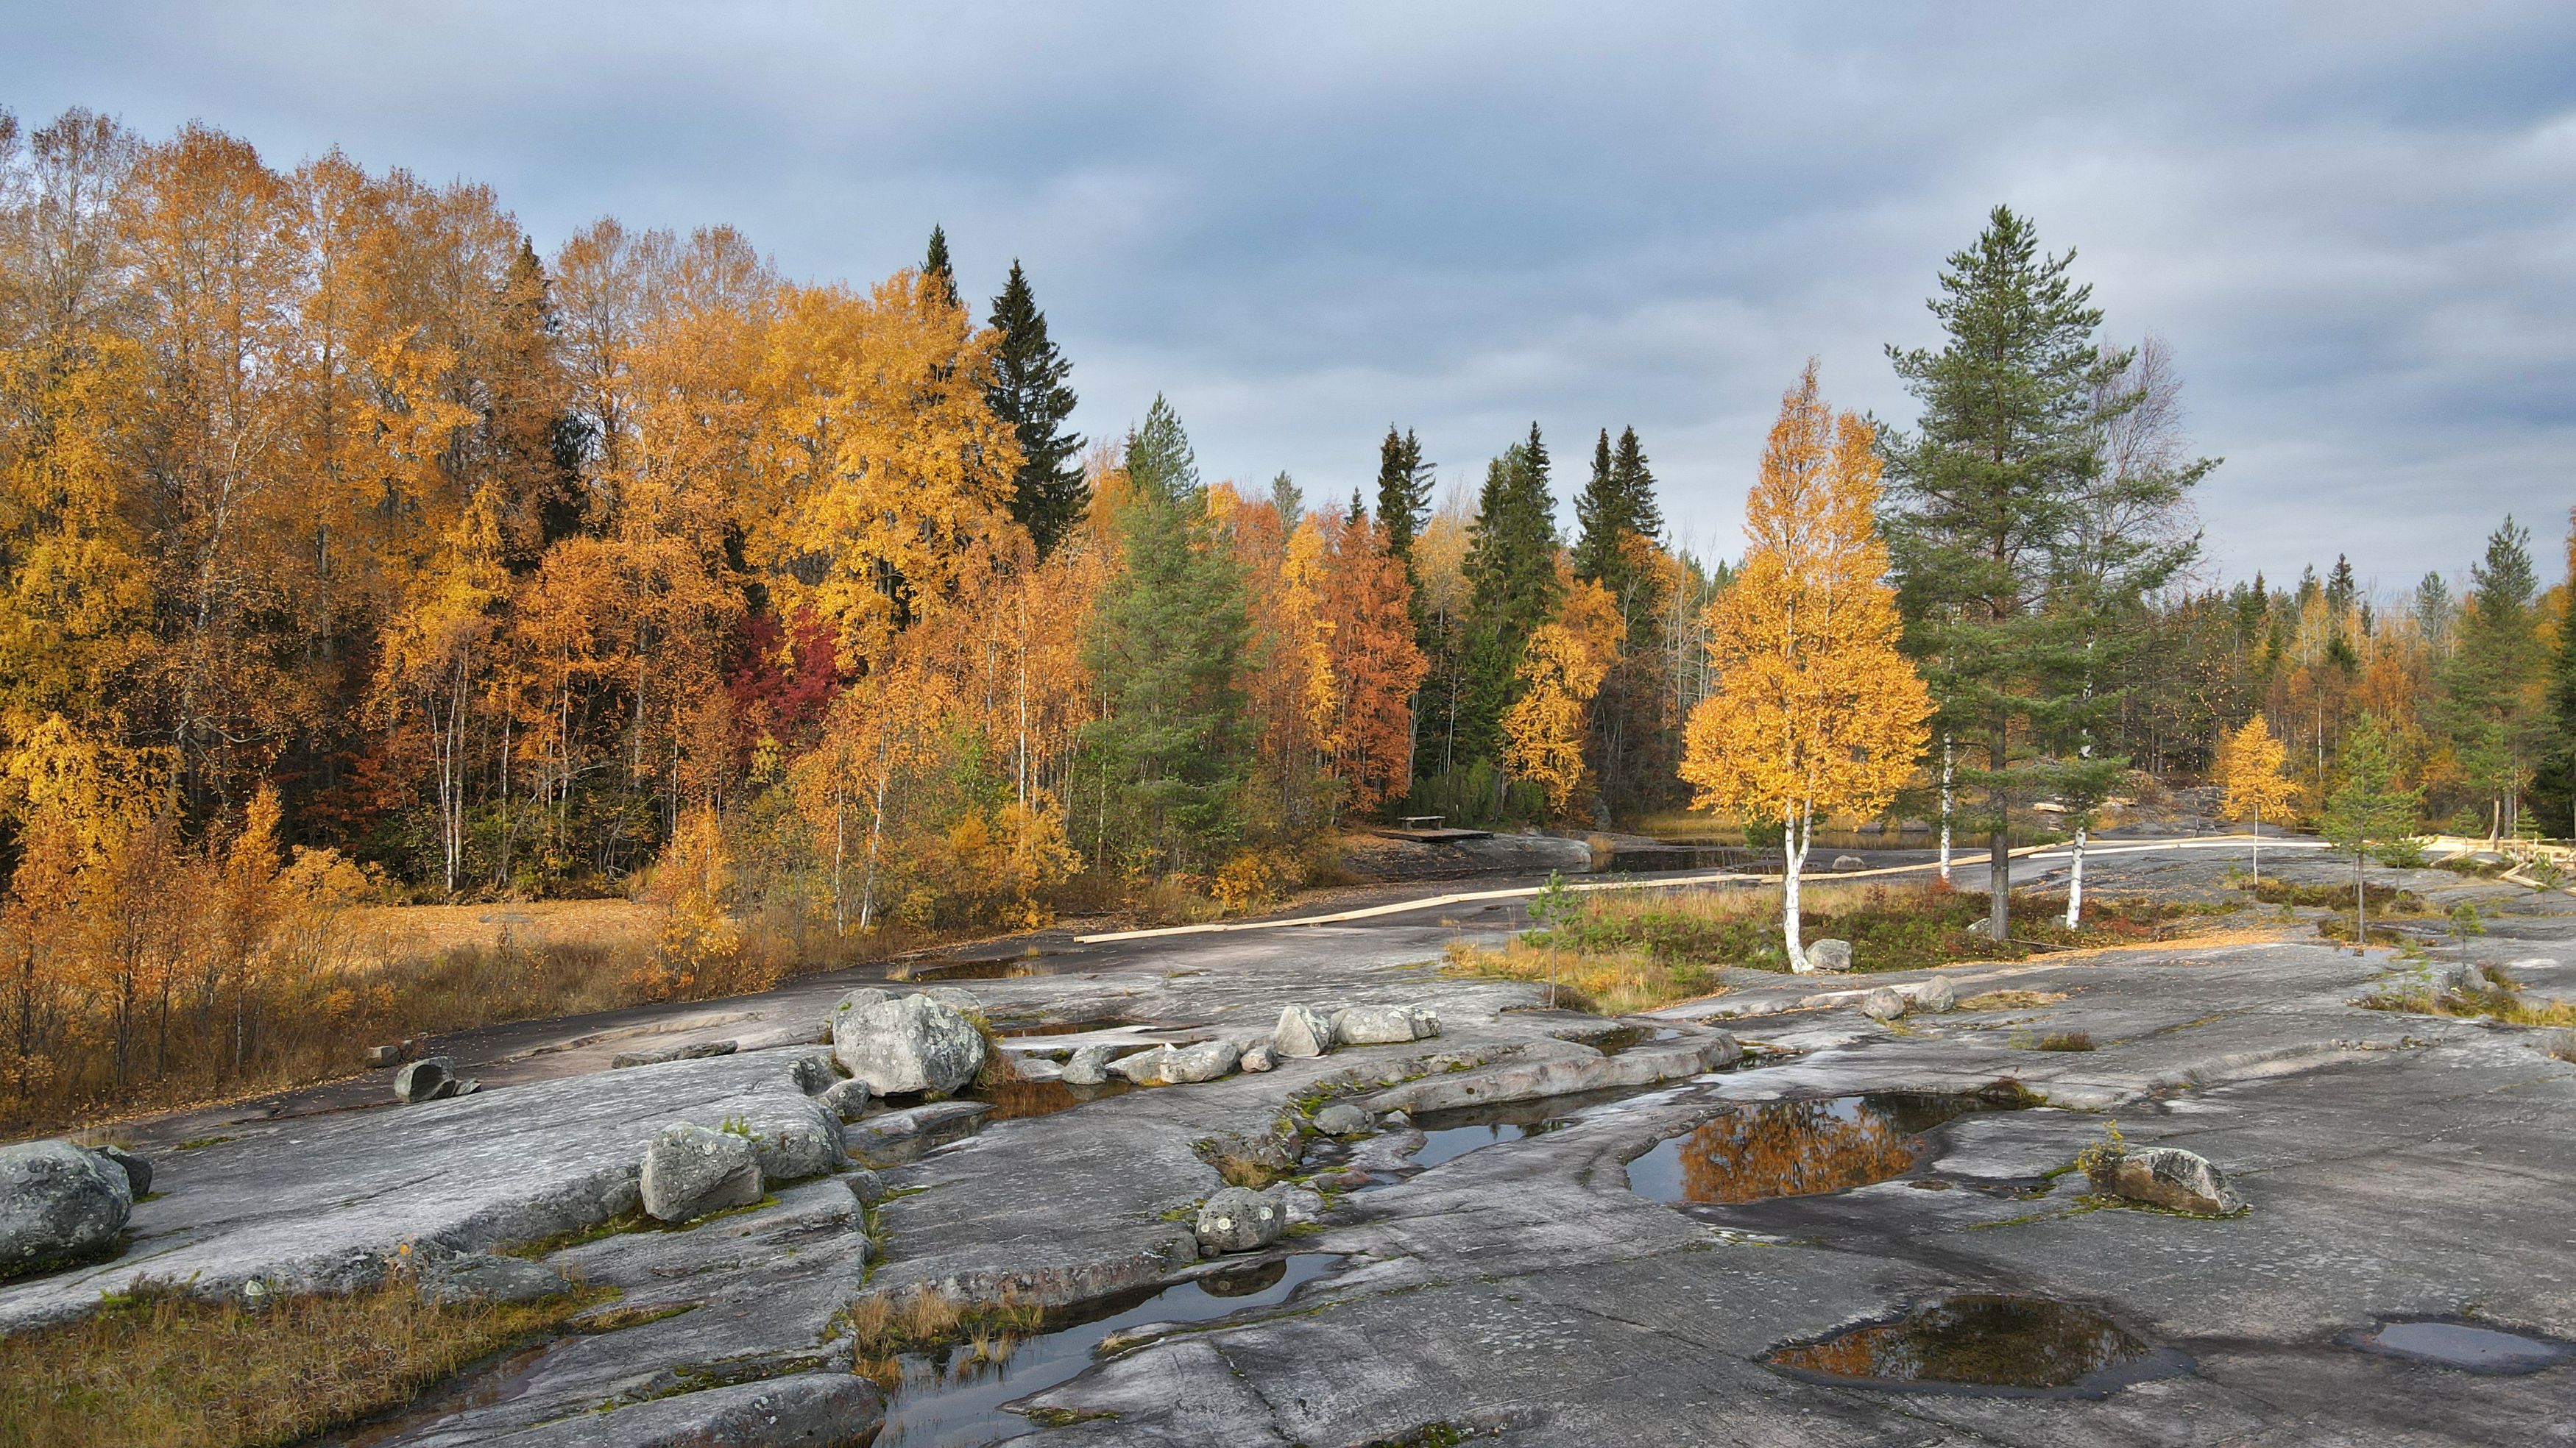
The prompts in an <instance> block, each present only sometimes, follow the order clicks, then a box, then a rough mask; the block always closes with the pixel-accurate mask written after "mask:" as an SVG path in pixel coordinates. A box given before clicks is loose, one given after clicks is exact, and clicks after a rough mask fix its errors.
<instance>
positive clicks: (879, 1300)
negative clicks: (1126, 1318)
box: [841, 1286, 1046, 1393]
mask: <svg viewBox="0 0 2576 1448" xmlns="http://www.w3.org/2000/svg"><path fill="white" fill-rule="evenodd" d="M1045 1316H1046V1313H1045V1310H1044V1309H1042V1308H1040V1307H1039V1306H1038V1305H1037V1304H1036V1303H1034V1302H1031V1301H1028V1300H1027V1299H1025V1298H1023V1297H1021V1296H1020V1295H1019V1294H1018V1293H1016V1292H1013V1291H1011V1290H1010V1289H1008V1288H1004V1289H1003V1290H1002V1292H1001V1294H1000V1295H999V1296H996V1297H991V1298H987V1299H984V1300H982V1301H968V1300H966V1299H963V1298H960V1297H956V1296H954V1295H952V1294H950V1293H947V1292H942V1291H938V1290H936V1289H934V1288H931V1287H928V1286H916V1287H914V1288H913V1289H912V1290H911V1291H910V1292H902V1293H893V1292H888V1293H879V1294H877V1295H876V1296H873V1297H863V1298H861V1299H859V1300H858V1301H857V1302H854V1303H852V1304H850V1307H849V1309H848V1310H847V1311H846V1312H844V1313H843V1314H842V1318H841V1321H842V1323H843V1325H844V1326H846V1327H847V1328H848V1330H849V1335H850V1349H851V1351H852V1352H853V1353H854V1354H855V1360H854V1361H853V1362H852V1364H851V1367H850V1371H852V1372H854V1373H857V1374H858V1375H859V1376H861V1377H863V1378H868V1379H871V1380H872V1381H874V1382H875V1383H876V1385H877V1386H878V1387H880V1388H883V1389H885V1390H886V1391H887V1392H888V1393H892V1392H893V1391H894V1390H895V1389H896V1388H898V1387H901V1386H902V1385H903V1364H902V1361H901V1358H902V1356H903V1354H906V1353H926V1352H931V1351H933V1350H936V1349H939V1348H943V1347H949V1346H952V1345H955V1344H960V1343H962V1344H965V1345H966V1347H967V1350H968V1354H969V1357H970V1359H971V1361H973V1362H976V1363H986V1362H999V1361H1001V1360H1002V1359H1004V1358H1007V1357H1009V1356H1010V1355H1011V1349H1012V1348H1013V1347H1014V1346H1015V1345H1016V1344H1017V1343H1018V1341H1019V1339H1020V1338H1022V1337H1024V1336H1026V1335H1028V1334H1029V1333H1032V1332H1035V1331H1037V1329H1038V1324H1039V1323H1040V1322H1042V1321H1043V1320H1044V1319H1045Z"/></svg>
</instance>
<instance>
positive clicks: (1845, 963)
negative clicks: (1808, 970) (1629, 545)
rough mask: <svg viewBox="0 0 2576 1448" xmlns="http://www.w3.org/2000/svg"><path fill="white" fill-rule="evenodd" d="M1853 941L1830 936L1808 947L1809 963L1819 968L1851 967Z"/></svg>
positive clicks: (1843, 968)
mask: <svg viewBox="0 0 2576 1448" xmlns="http://www.w3.org/2000/svg"><path fill="white" fill-rule="evenodd" d="M1851 962H1852V954H1851V942H1850V941H1848V940H1835V939H1832V938H1830V937H1828V938H1826V939H1823V940H1819V941H1816V942H1815V943H1814V944H1812V945H1809V946H1808V947H1807V964H1808V965H1810V966H1813V967H1814V968H1815V969H1817V970H1837V971H1839V970H1849V969H1851Z"/></svg>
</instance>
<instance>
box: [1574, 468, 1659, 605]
mask: <svg viewBox="0 0 2576 1448" xmlns="http://www.w3.org/2000/svg"><path fill="white" fill-rule="evenodd" d="M1574 518H1575V523H1576V525H1577V528H1578V532H1577V534H1576V539H1575V544H1574V576H1575V577H1577V578H1582V579H1588V580H1590V581H1592V582H1595V583H1598V584H1600V585H1601V586H1602V587H1604V588H1607V589H1609V590H1610V594H1611V596H1612V597H1614V598H1616V597H1618V596H1620V595H1621V594H1623V593H1625V592H1627V591H1628V589H1629V587H1630V586H1631V585H1632V584H1633V582H1634V580H1633V578H1632V576H1631V575H1633V574H1634V573H1635V572H1636V571H1637V570H1636V567H1635V564H1634V561H1633V554H1632V552H1631V550H1630V548H1629V546H1628V544H1627V541H1626V540H1627V539H1628V537H1629V536H1630V535H1631V534H1633V535H1635V536H1637V537H1640V538H1645V539H1647V540H1649V541H1652V540H1654V539H1656V538H1658V537H1660V536H1661V535H1662V533H1663V531H1664V515H1663V510H1662V509H1661V508H1660V507H1658V506H1657V505H1656V503H1655V475H1654V473H1653V471H1652V470H1651V469H1649V468H1648V467H1647V466H1646V454H1645V451H1644V450H1643V449H1642V448H1640V447H1639V446H1638V444H1637V430H1636V429H1635V428H1633V427H1631V428H1625V429H1622V430H1621V431H1620V433H1619V445H1618V448H1617V450H1616V451H1615V452H1614V451H1613V450H1612V449H1611V445H1610V430H1609V429H1608V428H1603V429H1602V430H1601V436H1600V439H1599V440H1598V441H1597V442H1595V443H1594V444H1593V447H1592V476H1591V478H1590V480H1588V481H1587V482H1586V483H1585V484H1584V488H1583V494H1582V496H1581V497H1578V498H1576V499H1575V500H1574Z"/></svg>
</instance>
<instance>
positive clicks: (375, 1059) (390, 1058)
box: [367, 1046, 403, 1070]
mask: <svg viewBox="0 0 2576 1448" xmlns="http://www.w3.org/2000/svg"><path fill="white" fill-rule="evenodd" d="M402 1058H403V1048H402V1047H400V1046H369V1047H368V1048H367V1068H368V1069H369V1070H374V1069H376V1068H378V1067H381V1066H390V1065H392V1064H394V1063H395V1062H396V1061H399V1060H401V1059H402Z"/></svg>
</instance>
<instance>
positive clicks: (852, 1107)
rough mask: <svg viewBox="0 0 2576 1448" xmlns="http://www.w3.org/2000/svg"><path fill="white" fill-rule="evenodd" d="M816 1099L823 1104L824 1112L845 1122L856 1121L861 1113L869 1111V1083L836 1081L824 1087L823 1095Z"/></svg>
mask: <svg viewBox="0 0 2576 1448" xmlns="http://www.w3.org/2000/svg"><path fill="white" fill-rule="evenodd" d="M815 1099H816V1100H818V1101H820V1102H822V1103H823V1109H824V1110H826V1111H829V1112H831V1113H832V1114H833V1115H834V1116H837V1117H839V1118H841V1119H842V1120H843V1121H856V1120H858V1119H859V1113H860V1112H862V1111H865V1110H867V1109H868V1083H867V1082H865V1081H857V1080H851V1081H835V1082H833V1083H832V1084H831V1085H829V1086H826V1087H824V1088H823V1094H822V1095H821V1096H818V1097H816V1098H815Z"/></svg>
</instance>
